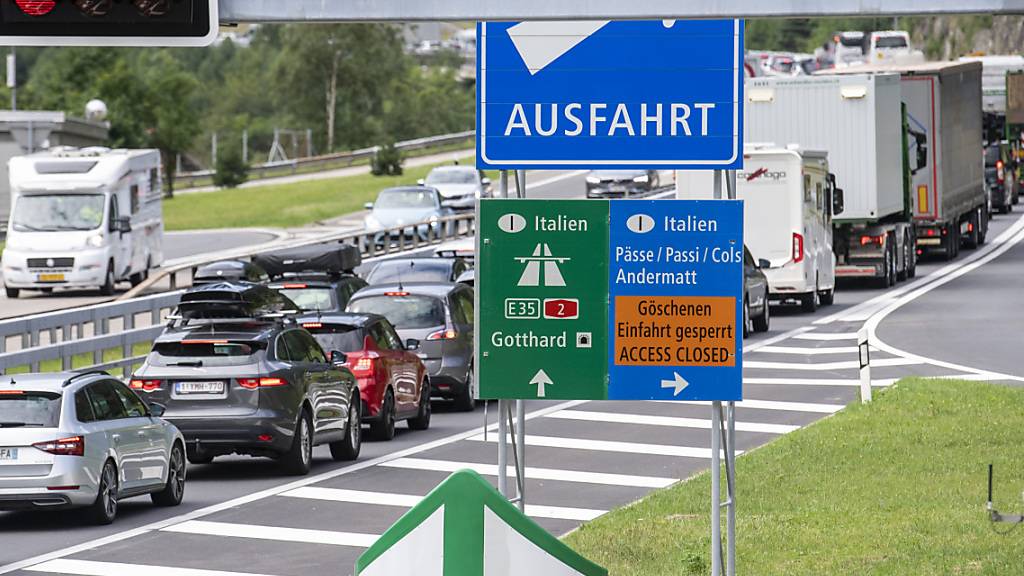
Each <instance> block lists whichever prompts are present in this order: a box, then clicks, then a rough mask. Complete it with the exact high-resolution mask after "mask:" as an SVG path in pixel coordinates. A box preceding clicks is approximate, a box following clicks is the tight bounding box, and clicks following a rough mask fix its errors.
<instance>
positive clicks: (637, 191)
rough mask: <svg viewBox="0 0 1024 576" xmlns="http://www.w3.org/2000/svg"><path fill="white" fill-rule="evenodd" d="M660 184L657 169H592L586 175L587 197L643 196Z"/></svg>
mask: <svg viewBox="0 0 1024 576" xmlns="http://www.w3.org/2000/svg"><path fill="white" fill-rule="evenodd" d="M660 186H661V180H660V178H659V177H658V171H657V170H593V171H591V172H590V174H588V175H587V198H628V197H630V196H644V195H646V194H649V193H651V192H652V191H654V190H655V189H657V188H659V187H660Z"/></svg>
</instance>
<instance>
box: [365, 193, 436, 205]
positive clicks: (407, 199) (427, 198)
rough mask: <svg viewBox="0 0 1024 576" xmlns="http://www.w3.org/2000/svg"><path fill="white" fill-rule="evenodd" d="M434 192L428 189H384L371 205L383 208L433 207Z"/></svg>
mask: <svg viewBox="0 0 1024 576" xmlns="http://www.w3.org/2000/svg"><path fill="white" fill-rule="evenodd" d="M434 200H435V198H434V192H433V191H430V190H384V191H383V192H381V193H380V196H377V201H376V202H375V203H374V204H373V207H374V208H375V209H376V208H381V209H384V210H395V209H401V208H433V207H434V206H435V202H434Z"/></svg>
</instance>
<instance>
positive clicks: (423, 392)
mask: <svg viewBox="0 0 1024 576" xmlns="http://www.w3.org/2000/svg"><path fill="white" fill-rule="evenodd" d="M430 413H431V407H430V382H428V381H426V380H424V381H423V385H422V386H420V409H419V411H418V412H417V413H416V417H415V418H410V419H409V429H410V430H426V429H428V428H430Z"/></svg>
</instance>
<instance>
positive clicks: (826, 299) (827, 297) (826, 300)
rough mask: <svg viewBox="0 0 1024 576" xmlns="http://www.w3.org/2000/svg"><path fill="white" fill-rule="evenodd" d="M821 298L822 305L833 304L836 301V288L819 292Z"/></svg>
mask: <svg viewBox="0 0 1024 576" xmlns="http://www.w3.org/2000/svg"><path fill="white" fill-rule="evenodd" d="M819 299H820V300H821V305H822V306H831V305H832V303H833V302H835V301H836V289H835V288H832V289H831V290H822V291H821V292H819Z"/></svg>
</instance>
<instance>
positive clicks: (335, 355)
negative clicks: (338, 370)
mask: <svg viewBox="0 0 1024 576" xmlns="http://www.w3.org/2000/svg"><path fill="white" fill-rule="evenodd" d="M331 364H333V365H334V366H341V365H342V364H348V356H346V355H345V353H344V352H338V351H337V350H331Z"/></svg>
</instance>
